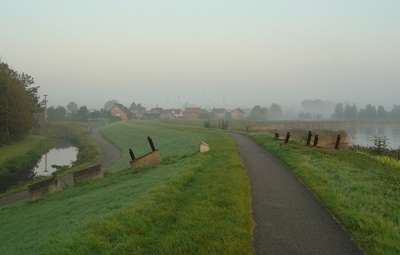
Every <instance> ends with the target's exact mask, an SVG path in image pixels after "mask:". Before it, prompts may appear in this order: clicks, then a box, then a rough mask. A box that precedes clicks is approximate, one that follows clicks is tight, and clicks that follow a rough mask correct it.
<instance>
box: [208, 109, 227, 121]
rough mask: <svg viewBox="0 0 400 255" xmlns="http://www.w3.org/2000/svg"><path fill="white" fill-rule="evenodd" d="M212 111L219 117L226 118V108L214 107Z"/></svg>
mask: <svg viewBox="0 0 400 255" xmlns="http://www.w3.org/2000/svg"><path fill="white" fill-rule="evenodd" d="M211 113H212V114H213V115H214V117H215V118H217V119H226V110H225V109H223V108H213V109H212V111H211Z"/></svg>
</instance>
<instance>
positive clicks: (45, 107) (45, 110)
mask: <svg viewBox="0 0 400 255" xmlns="http://www.w3.org/2000/svg"><path fill="white" fill-rule="evenodd" d="M44 124H47V95H44Z"/></svg>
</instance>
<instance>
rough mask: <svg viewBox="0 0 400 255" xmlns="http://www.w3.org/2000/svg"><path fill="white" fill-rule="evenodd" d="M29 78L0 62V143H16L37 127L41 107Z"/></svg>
mask: <svg viewBox="0 0 400 255" xmlns="http://www.w3.org/2000/svg"><path fill="white" fill-rule="evenodd" d="M33 84H34V80H33V78H32V77H31V76H29V75H27V74H25V73H22V74H19V73H18V72H16V71H14V70H12V69H11V68H9V66H8V65H7V64H5V63H2V62H0V143H9V142H12V141H17V140H19V139H20V138H22V136H23V135H25V134H26V133H28V131H29V130H30V129H31V128H32V127H35V126H36V125H37V120H36V118H35V114H36V113H38V112H41V111H42V110H43V107H42V105H41V102H39V96H38V95H37V92H38V89H39V87H38V86H33Z"/></svg>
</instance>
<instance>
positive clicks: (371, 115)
mask: <svg viewBox="0 0 400 255" xmlns="http://www.w3.org/2000/svg"><path fill="white" fill-rule="evenodd" d="M365 118H366V119H369V120H373V119H376V108H375V106H372V105H371V104H368V105H367V106H365Z"/></svg>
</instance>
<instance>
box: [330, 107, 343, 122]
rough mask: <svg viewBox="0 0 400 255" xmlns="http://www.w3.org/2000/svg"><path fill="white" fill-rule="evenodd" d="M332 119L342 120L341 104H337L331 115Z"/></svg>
mask: <svg viewBox="0 0 400 255" xmlns="http://www.w3.org/2000/svg"><path fill="white" fill-rule="evenodd" d="M332 118H333V119H339V120H340V119H343V118H344V110H343V104H342V103H338V104H336V107H335V111H334V113H333V115H332Z"/></svg>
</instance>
